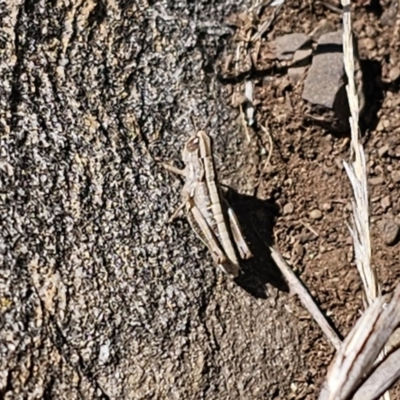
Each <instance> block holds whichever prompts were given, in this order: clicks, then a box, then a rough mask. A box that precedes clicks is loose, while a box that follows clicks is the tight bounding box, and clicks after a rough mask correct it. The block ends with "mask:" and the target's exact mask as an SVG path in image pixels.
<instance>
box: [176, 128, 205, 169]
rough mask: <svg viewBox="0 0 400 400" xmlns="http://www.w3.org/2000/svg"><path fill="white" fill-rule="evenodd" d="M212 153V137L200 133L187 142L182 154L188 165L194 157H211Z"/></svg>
mask: <svg viewBox="0 0 400 400" xmlns="http://www.w3.org/2000/svg"><path fill="white" fill-rule="evenodd" d="M211 153H212V149H211V139H210V137H209V136H208V135H207V134H206V133H205V132H203V131H199V132H197V133H196V134H195V135H193V136H192V137H191V138H190V139H189V140H188V141H187V142H186V144H185V148H184V149H183V152H182V160H183V162H184V163H187V162H189V161H190V160H193V158H194V157H200V158H204V157H210V156H211Z"/></svg>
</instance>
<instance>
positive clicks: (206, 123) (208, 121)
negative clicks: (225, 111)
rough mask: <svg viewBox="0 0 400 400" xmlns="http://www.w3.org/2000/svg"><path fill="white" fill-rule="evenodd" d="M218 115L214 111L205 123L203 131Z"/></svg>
mask: <svg viewBox="0 0 400 400" xmlns="http://www.w3.org/2000/svg"><path fill="white" fill-rule="evenodd" d="M215 114H216V112H215V111H213V112H212V113H211V114H210V116H209V117H208V118H207V120H206V122H205V123H204V125H203V127H202V129H201V130H202V131H204V129H206V127H207V125H208V124H209V123H210V121H211V119H212V117H213V116H214V115H215Z"/></svg>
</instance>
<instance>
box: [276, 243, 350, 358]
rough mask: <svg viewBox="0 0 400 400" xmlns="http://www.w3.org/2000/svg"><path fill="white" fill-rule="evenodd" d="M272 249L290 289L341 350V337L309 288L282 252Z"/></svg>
mask: <svg viewBox="0 0 400 400" xmlns="http://www.w3.org/2000/svg"><path fill="white" fill-rule="evenodd" d="M270 251H271V256H272V258H273V260H274V261H275V263H276V265H277V266H278V268H279V269H280V270H281V272H282V274H283V276H284V277H285V279H286V281H287V283H288V285H289V288H290V291H291V292H292V293H296V294H297V295H298V296H299V298H300V301H301V302H302V304H303V306H304V307H305V308H306V309H307V311H308V312H309V313H310V314H311V315H312V317H313V318H314V320H315V322H316V323H317V324H318V325H319V327H320V328H321V329H322V331H323V332H324V334H325V335H326V336H327V338H328V340H329V341H330V342H331V344H332V345H333V346H334V347H335V348H336V350H337V351H339V350H340V349H341V347H342V344H341V341H340V338H339V337H338V335H337V333H336V332H335V331H334V330H333V328H332V327H331V326H330V325H329V323H328V321H327V320H326V318H325V316H324V315H323V314H322V312H321V310H320V309H319V308H318V306H317V305H316V304H315V302H314V300H313V298H312V297H311V295H310V293H309V292H308V290H307V289H306V288H305V287H304V285H303V284H302V283H301V281H300V280H299V278H297V276H296V275H295V274H294V273H293V271H292V269H291V268H290V267H289V265H287V263H286V261H285V260H284V259H283V257H282V256H281V255H280V253H278V252H277V251H276V250H275V249H273V248H272V247H270Z"/></svg>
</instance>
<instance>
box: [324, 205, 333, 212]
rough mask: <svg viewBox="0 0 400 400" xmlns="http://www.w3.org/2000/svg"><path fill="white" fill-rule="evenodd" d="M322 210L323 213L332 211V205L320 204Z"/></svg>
mask: <svg viewBox="0 0 400 400" xmlns="http://www.w3.org/2000/svg"><path fill="white" fill-rule="evenodd" d="M322 209H323V210H324V211H332V203H324V204H322Z"/></svg>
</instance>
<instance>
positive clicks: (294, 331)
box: [0, 1, 400, 400]
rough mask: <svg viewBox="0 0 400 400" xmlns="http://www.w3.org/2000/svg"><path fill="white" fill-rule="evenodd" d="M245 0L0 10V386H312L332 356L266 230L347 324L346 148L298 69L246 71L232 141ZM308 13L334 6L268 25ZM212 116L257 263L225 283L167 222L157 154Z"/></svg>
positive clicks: (372, 24)
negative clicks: (247, 93)
mask: <svg viewBox="0 0 400 400" xmlns="http://www.w3.org/2000/svg"><path fill="white" fill-rule="evenodd" d="M249 6H250V4H249V2H247V1H243V2H233V1H232V2H230V1H226V2H215V1H213V2H207V1H203V2H201V1H199V2H185V1H175V2H147V1H142V2H131V1H123V2H114V1H104V2H103V1H99V2H92V1H88V2H81V1H76V2H75V1H71V2H57V1H54V2H51V7H50V6H49V4H45V2H30V1H26V2H22V1H20V2H13V3H11V2H4V1H3V2H1V1H0V21H1V23H0V27H1V31H0V32H1V36H0V54H1V56H0V57H1V65H0V70H1V75H2V80H1V82H0V124H1V125H0V126H1V128H0V131H1V137H0V142H1V155H0V157H1V158H0V170H1V190H0V191H1V197H0V206H1V216H2V217H1V232H2V235H1V236H0V238H1V249H0V257H1V265H3V266H4V267H3V268H2V269H1V270H0V311H1V317H0V324H1V325H0V329H1V331H0V332H1V333H0V337H1V340H0V352H1V353H0V354H1V357H0V394H1V397H3V398H6V399H19V398H27V399H38V398H51V399H53V398H54V399H62V398H65V399H97V398H102V399H181V398H187V399H238V398H241V399H285V400H286V399H315V398H317V397H318V393H319V388H320V386H321V384H322V381H323V378H324V376H325V374H326V369H327V366H328V365H329V362H330V360H331V358H332V356H333V354H334V350H333V348H332V347H331V346H330V344H329V343H328V341H327V340H326V338H325V337H324V336H323V334H322V333H321V331H320V330H319V328H318V327H317V326H316V324H315V323H314V322H313V321H312V319H311V318H310V316H309V315H308V314H307V312H306V311H305V310H304V309H303V308H302V306H301V305H300V303H299V302H298V301H297V299H295V298H293V297H291V296H290V295H289V294H288V293H287V287H286V284H285V282H284V280H283V279H282V277H281V276H280V274H279V272H278V270H277V268H276V267H274V266H273V264H272V262H271V260H270V258H269V255H268V251H267V248H266V246H265V243H269V244H274V246H276V247H277V248H278V249H279V250H280V251H281V252H282V254H283V255H284V256H285V257H286V258H287V259H288V260H290V262H291V265H293V267H294V269H295V271H296V273H297V274H298V275H299V276H300V278H301V279H302V280H303V282H304V283H305V284H306V285H307V287H308V288H309V290H310V292H311V293H312V295H313V296H314V298H315V299H316V301H317V302H318V304H319V305H320V306H321V308H322V309H323V310H324V312H325V313H326V315H328V316H329V318H330V319H331V321H332V324H333V326H335V328H336V329H337V330H338V332H340V334H341V335H346V334H347V332H348V331H349V330H350V328H351V327H352V326H353V324H354V322H355V321H356V319H357V318H358V316H359V315H360V312H361V310H362V309H363V304H362V287H361V281H360V278H359V276H358V273H357V270H356V267H355V265H354V263H353V252H352V245H351V240H350V235H349V232H348V228H347V225H346V224H347V223H348V222H349V221H350V217H351V208H350V203H351V190H350V186H349V181H348V179H347V176H346V174H345V171H344V169H343V167H342V160H345V159H348V157H349V139H348V135H347V134H345V133H343V134H340V135H339V134H336V133H330V132H329V130H327V129H325V128H322V127H320V126H318V125H317V124H316V123H315V122H314V121H312V120H310V119H307V118H305V114H306V109H307V105H306V104H305V102H304V101H303V100H302V99H301V93H302V87H303V79H300V80H299V81H298V82H297V83H296V84H294V83H292V82H290V80H289V78H288V76H287V70H286V69H285V68H284V67H279V65H272V66H270V67H266V68H263V69H261V70H259V71H257V70H255V71H250V73H249V75H247V78H249V79H251V80H252V81H253V83H254V86H255V98H256V100H257V107H256V118H257V121H258V124H259V125H257V126H256V127H255V129H250V128H249V129H248V132H247V133H246V131H245V129H244V125H243V123H242V119H241V118H240V115H239V113H238V110H237V108H234V107H233V106H232V94H233V93H234V91H235V89H236V88H237V87H239V86H240V84H241V83H242V81H243V77H242V76H239V77H233V78H227V77H225V76H224V74H223V73H222V72H221V69H220V66H221V65H223V61H224V59H225V57H226V56H227V54H229V52H230V51H231V50H232V49H234V46H235V44H234V43H233V42H232V37H233V34H234V33H235V30H234V29H233V28H232V27H231V25H229V24H226V21H227V19H228V18H232V16H235V15H238V14H239V13H241V12H243V11H245V10H246V7H247V8H248V7H249ZM387 7H388V4H386V3H385V4H383V3H382V4H381V5H375V4H374V5H371V6H362V5H356V4H354V5H353V8H354V21H355V32H356V33H357V34H358V35H359V39H360V58H361V61H362V65H363V68H364V70H365V71H364V72H365V73H364V79H365V82H366V83H365V96H366V98H367V100H368V103H369V108H368V113H369V115H370V118H368V124H367V126H366V128H367V129H366V132H365V134H364V136H363V137H364V139H363V140H364V146H365V152H366V154H367V156H368V168H369V171H368V172H369V179H370V185H369V188H370V198H371V242H372V251H373V254H372V257H373V263H374V266H375V267H376V268H377V270H378V276H379V280H380V282H381V287H382V290H383V291H384V292H386V291H390V290H391V289H392V288H393V287H394V285H395V284H396V283H397V282H398V280H399V278H400V263H399V246H400V244H399V243H398V242H396V243H395V244H392V245H388V244H386V242H387V241H388V239H387V234H388V233H387V226H390V223H393V222H394V223H400V220H399V218H400V199H399V185H400V178H399V171H400V167H399V163H398V161H399V157H400V150H399V149H400V124H399V121H400V119H399V113H400V93H399V75H400V73H398V72H397V70H396V67H397V66H398V65H400V60H399V58H400V51H399V50H400V49H399V46H400V40H399V25H398V24H399V19H398V17H396V16H395V17H394V21H395V22H396V20H397V24H396V23H395V24H391V23H384V22H385V19H384V18H383V17H385V16H386V17H387V14H385V10H386V9H387ZM267 12H269V11H268V10H267V11H266V13H267ZM396 18H397V19H396ZM322 19H326V20H328V21H330V22H332V23H333V24H334V25H335V27H337V28H340V23H341V16H340V15H339V14H337V13H335V12H334V11H331V10H330V9H328V8H326V7H324V6H322V5H313V4H311V3H304V4H303V3H302V2H297V1H288V2H286V3H285V6H284V7H283V9H282V10H281V13H280V14H279V16H278V17H277V18H276V21H275V22H274V24H273V25H272V27H271V30H270V32H269V33H268V34H267V35H266V37H267V38H268V39H270V38H274V37H277V36H279V35H283V34H286V33H292V32H302V33H306V34H309V33H310V32H312V30H313V29H314V28H315V27H316V26H317V25H318V23H319V22H320V21H321V20H322ZM210 115H213V117H212V118H211V120H210V122H209V124H208V126H206V127H205V128H206V129H207V131H208V132H209V133H210V135H211V136H212V137H213V138H214V141H215V150H216V157H217V167H218V171H219V173H220V178H221V181H222V182H223V183H225V184H227V185H228V186H229V187H230V188H231V190H230V193H229V198H230V200H231V202H232V204H233V206H234V208H235V210H237V212H238V216H239V219H240V221H241V222H242V224H243V226H244V231H245V234H246V237H247V239H248V242H249V244H250V246H251V249H252V251H253V253H254V255H255V257H254V259H252V260H250V261H248V262H246V263H245V264H244V265H243V276H242V277H241V278H239V279H238V280H237V281H236V282H232V281H230V280H229V279H228V278H227V277H226V276H225V275H223V274H222V273H221V272H220V271H219V270H217V269H216V268H215V266H214V265H213V263H212V260H211V257H210V256H209V254H208V253H207V251H206V250H205V249H204V247H203V246H202V244H201V243H199V241H198V239H197V238H196V237H195V236H194V234H193V233H192V232H191V230H190V228H189V225H188V224H187V222H186V221H185V220H184V219H181V220H178V221H176V222H175V223H174V224H172V225H168V224H167V220H168V218H169V216H170V215H171V213H172V212H173V210H174V208H175V207H176V206H177V205H179V202H180V196H179V193H180V189H181V184H182V182H181V181H180V180H179V179H178V178H176V177H175V176H171V175H170V174H168V173H167V172H166V171H164V170H163V169H162V168H161V167H160V165H159V162H160V161H174V162H175V163H176V164H179V160H180V152H181V149H182V146H183V144H184V142H185V140H187V138H188V137H189V135H190V134H191V133H192V132H193V130H194V129H195V127H194V126H193V123H192V119H193V120H194V122H195V124H196V126H197V127H202V125H203V124H204V123H205V121H206V120H207V119H208V117H209V116H210ZM261 125H263V126H265V127H267V128H268V130H269V132H270V135H271V139H272V142H273V146H272V149H271V148H270V147H268V146H267V144H268V138H267V137H266V135H265V133H264V131H263V130H262V129H261V128H260V126H261ZM247 135H248V136H249V137H250V142H249V141H248V137H247ZM265 148H266V150H265ZM269 150H271V151H269ZM315 210H319V211H320V212H318V211H317V212H315ZM318 214H319V215H318ZM388 221H389V222H390V223H389V222H388ZM388 224H389V225H388ZM392 398H393V399H400V391H399V390H398V389H397V391H396V389H394V390H393V397H392Z"/></svg>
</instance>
